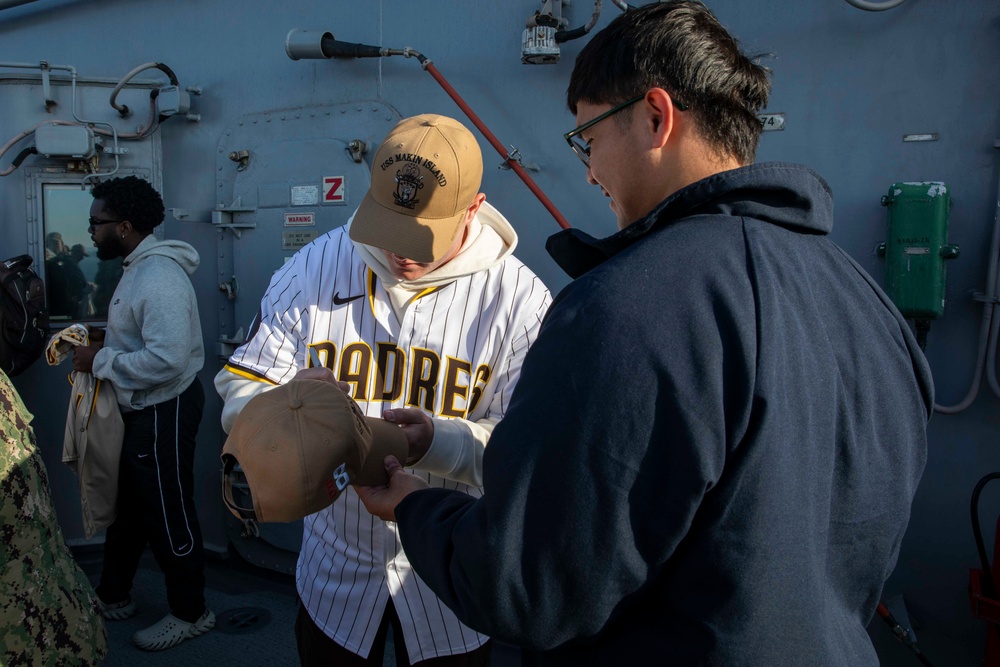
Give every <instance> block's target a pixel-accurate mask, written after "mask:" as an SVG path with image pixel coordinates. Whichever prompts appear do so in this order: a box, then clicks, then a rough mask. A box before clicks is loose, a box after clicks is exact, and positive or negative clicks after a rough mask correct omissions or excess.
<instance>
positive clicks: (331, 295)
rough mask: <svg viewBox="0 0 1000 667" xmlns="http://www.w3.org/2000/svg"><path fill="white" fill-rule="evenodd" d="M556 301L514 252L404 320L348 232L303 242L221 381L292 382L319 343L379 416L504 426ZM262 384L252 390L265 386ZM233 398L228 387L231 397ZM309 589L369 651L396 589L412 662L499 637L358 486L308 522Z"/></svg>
mask: <svg viewBox="0 0 1000 667" xmlns="http://www.w3.org/2000/svg"><path fill="white" fill-rule="evenodd" d="M504 222H505V221H504ZM505 224H506V222H505ZM550 300H551V298H550V295H549V292H548V290H547V289H546V288H545V286H544V284H543V283H542V282H541V281H540V280H539V279H538V277H537V276H535V274H534V273H532V272H531V270H530V269H528V268H527V267H526V266H524V265H523V264H522V263H521V262H520V261H519V260H517V259H516V258H515V257H513V256H512V255H510V254H508V255H507V256H506V257H505V258H504V259H502V260H501V261H500V262H499V263H497V264H495V265H494V266H492V267H490V268H488V269H485V270H482V271H478V272H476V273H471V274H469V275H466V276H463V277H459V278H457V279H456V280H455V281H454V282H451V283H449V284H447V285H444V286H441V287H438V288H432V289H429V290H427V291H426V292H424V293H422V294H421V295H420V296H418V297H417V298H416V299H414V300H413V301H412V302H411V303H410V304H409V305H408V306H407V307H406V308H405V309H404V310H403V311H402V313H401V319H400V318H397V316H396V315H395V314H394V312H393V309H392V307H391V305H390V302H389V298H388V294H387V292H386V290H385V288H384V287H383V285H382V283H381V281H380V280H379V279H378V277H377V276H376V274H375V273H374V272H372V270H371V269H370V268H368V266H367V265H366V264H365V262H364V261H363V259H362V257H361V256H360V255H359V253H358V250H357V249H356V248H355V246H354V244H353V243H352V242H351V240H350V239H349V238H348V236H347V233H346V229H345V228H340V229H336V230H334V231H332V232H330V233H328V234H326V235H324V236H321V237H320V238H318V239H317V240H316V241H314V242H313V243H310V244H309V245H307V246H306V247H304V248H303V249H302V250H300V251H299V252H298V253H296V255H295V256H294V257H293V258H292V259H291V260H289V261H288V263H286V264H285V266H284V267H282V268H281V269H280V270H279V271H278V272H277V273H276V274H275V275H274V277H273V278H272V280H271V283H270V286H269V287H268V290H267V293H266V294H265V295H264V298H263V300H262V302H261V312H260V314H259V315H258V319H257V321H256V322H255V325H254V330H253V331H252V332H251V335H250V337H249V338H248V342H247V343H245V344H244V345H243V346H242V347H240V348H239V349H238V350H237V351H236V352H235V353H234V354H233V356H232V357H231V358H230V360H229V363H228V364H227V366H226V368H225V369H224V370H223V372H222V373H220V376H223V375H224V374H225V375H228V380H232V379H233V377H232V375H229V374H236V375H238V376H242V377H243V378H248V379H252V380H257V381H263V382H265V383H268V384H281V383H285V382H288V381H289V380H291V379H292V377H293V376H294V375H295V373H296V372H298V371H299V370H301V369H303V368H307V367H308V366H309V365H310V363H309V361H308V358H309V347H313V348H315V349H316V350H317V351H318V352H319V356H320V359H321V360H322V362H323V363H324V364H325V365H326V366H327V367H329V368H330V369H331V370H333V372H334V373H335V374H336V375H337V377H338V379H340V380H343V381H346V382H349V383H350V384H351V387H352V396H353V397H354V399H355V400H356V401H357V402H358V404H359V405H360V406H361V408H362V409H363V410H364V411H365V412H366V414H368V415H372V416H381V414H382V411H383V410H385V409H388V408H401V407H416V408H419V409H421V410H423V411H424V412H425V413H427V414H430V415H433V416H434V417H436V418H444V419H463V420H468V421H470V422H477V421H479V422H481V424H482V426H484V427H485V428H486V429H487V430H491V429H492V425H493V423H495V422H496V421H497V420H499V418H501V417H502V416H503V413H504V410H505V409H506V407H507V404H508V402H509V400H510V396H511V394H512V392H513V389H514V385H515V383H516V381H517V378H518V376H519V374H520V370H521V363H522V361H523V359H524V355H525V353H526V352H527V349H528V346H529V345H530V343H531V342H533V341H534V339H535V336H536V335H537V333H538V328H539V327H540V325H541V320H542V317H543V315H544V313H545V310H546V309H547V308H548V305H549V302H550ZM221 379H222V380H223V383H224V382H225V381H227V380H226V378H221ZM216 384H217V386H220V387H221V386H222V385H220V381H219V380H217V381H216ZM244 384H246V382H245V381H244ZM255 384H256V387H253V388H251V391H259V390H262V389H264V387H263V386H262V385H261V384H260V382H257V383H255ZM220 391H223V390H222V389H221V388H220ZM243 391H244V395H246V393H247V392H246V390H243ZM232 395H234V394H224V396H226V398H227V400H228V399H229V397H230V396H232ZM437 423H440V422H437ZM416 467H417V468H419V467H420V464H419V463H418V464H417V466H416ZM410 472H412V473H413V474H417V475H419V476H421V477H422V478H423V479H425V480H426V481H427V482H428V483H429V484H430V485H431V486H437V487H445V488H450V489H458V490H461V491H464V492H466V493H469V494H471V495H475V496H479V495H481V493H482V492H481V490H480V489H479V488H476V487H474V486H471V485H470V484H466V483H462V482H461V481H456V480H452V479H445V478H444V477H439V476H437V475H433V474H431V473H428V472H424V471H420V470H411V471H410ZM296 584H297V588H298V592H299V596H300V597H301V598H302V601H303V604H304V606H305V608H306V609H307V610H308V612H309V614H310V616H311V617H312V619H313V621H315V623H316V625H317V626H319V627H320V628H321V629H322V630H324V632H325V633H326V634H327V635H328V636H330V637H332V638H333V639H334V640H335V641H336V642H337V643H338V644H340V645H342V646H344V647H346V648H347V649H349V650H351V651H353V652H355V653H357V654H359V655H362V656H367V655H368V653H369V651H370V649H371V646H372V642H373V639H374V635H375V632H376V630H377V629H378V625H379V622H380V620H381V618H382V614H383V611H384V608H385V604H386V600H387V596H389V595H391V596H392V599H393V605H394V607H395V609H396V611H397V613H398V614H399V618H400V621H401V622H402V627H403V634H404V639H405V642H406V648H407V652H408V653H409V656H410V660H411V662H417V661H420V660H426V659H429V658H434V657H438V656H444V655H452V654H456V653H465V652H468V651H471V650H474V649H476V648H478V647H479V646H481V645H482V644H483V643H484V642H485V641H486V639H487V637H485V636H484V635H481V634H479V633H477V632H474V631H473V630H471V629H469V628H467V627H465V626H464V625H462V624H461V623H460V622H459V621H458V619H457V618H456V617H455V615H454V614H453V613H452V612H451V610H449V609H448V608H447V607H445V606H444V605H443V604H442V603H441V602H440V601H439V600H438V599H437V597H436V596H435V595H434V593H432V592H431V590H430V589H429V588H428V587H427V586H426V585H425V584H424V583H423V582H422V581H421V580H420V578H419V577H418V576H417V575H416V573H415V572H413V570H412V569H411V568H410V565H409V562H408V561H407V558H406V554H405V553H404V552H403V550H402V547H401V545H400V542H399V537H398V536H397V533H396V527H395V524H392V523H387V522H383V521H382V520H381V519H379V518H377V517H374V516H372V515H370V514H369V513H368V512H367V510H366V509H365V508H364V506H363V505H362V503H361V502H360V500H359V498H358V496H357V494H356V493H354V490H353V488H350V489H349V490H348V492H347V493H345V494H343V495H342V496H341V498H340V499H338V500H337V502H335V503H334V504H333V505H332V506H331V507H329V508H327V509H326V510H323V511H322V512H318V513H317V514H314V515H311V516H309V517H306V519H305V528H304V535H303V541H302V550H301V552H300V554H299V561H298V566H297V568H296Z"/></svg>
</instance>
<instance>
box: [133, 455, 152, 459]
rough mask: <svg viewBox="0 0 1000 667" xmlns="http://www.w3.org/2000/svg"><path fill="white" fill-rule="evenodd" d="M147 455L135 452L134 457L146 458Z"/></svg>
mask: <svg viewBox="0 0 1000 667" xmlns="http://www.w3.org/2000/svg"><path fill="white" fill-rule="evenodd" d="M147 456H149V454H136V457H138V458H140V459H144V458H146V457H147Z"/></svg>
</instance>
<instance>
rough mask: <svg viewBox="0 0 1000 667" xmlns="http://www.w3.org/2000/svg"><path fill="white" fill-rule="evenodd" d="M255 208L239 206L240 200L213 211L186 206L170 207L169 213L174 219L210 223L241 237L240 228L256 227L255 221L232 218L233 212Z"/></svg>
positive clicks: (252, 210)
mask: <svg viewBox="0 0 1000 667" xmlns="http://www.w3.org/2000/svg"><path fill="white" fill-rule="evenodd" d="M256 210H257V209H256V208H252V207H249V208H248V207H245V206H240V200H239V199H237V200H236V201H235V202H233V205H232V206H223V207H220V208H218V209H216V210H214V211H192V210H189V209H186V208H172V209H170V214H171V215H173V216H174V219H175V220H179V221H180V222H197V223H201V224H211V225H213V226H214V227H218V228H220V229H228V230H230V231H232V233H233V234H234V235H235V236H236V238H242V234H241V233H240V230H242V229H256V228H257V223H256V222H254V221H252V220H251V221H248V222H238V221H236V220H235V219H234V217H233V214H234V213H253V212H254V211H256Z"/></svg>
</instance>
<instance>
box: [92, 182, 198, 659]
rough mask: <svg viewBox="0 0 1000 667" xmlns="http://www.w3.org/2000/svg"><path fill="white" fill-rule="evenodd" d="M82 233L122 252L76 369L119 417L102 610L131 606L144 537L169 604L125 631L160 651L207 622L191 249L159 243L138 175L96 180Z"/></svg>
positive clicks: (155, 213)
mask: <svg viewBox="0 0 1000 667" xmlns="http://www.w3.org/2000/svg"><path fill="white" fill-rule="evenodd" d="M91 194H93V196H94V203H93V205H92V206H91V207H90V227H89V231H90V236H91V239H93V241H94V245H95V246H96V247H97V256H98V257H99V258H100V259H101V260H109V259H114V258H116V257H122V258H124V261H123V263H122V266H123V268H124V272H123V274H122V277H121V280H120V282H119V283H118V286H117V288H115V292H114V295H113V296H112V298H111V304H110V305H109V307H108V328H107V332H106V334H105V336H104V341H103V346H102V347H98V346H97V345H95V346H93V347H86V346H79V347H77V348H76V349H75V350H74V357H73V368H74V369H75V370H77V371H82V372H92V373H93V374H94V377H96V378H99V379H102V380H107V381H108V382H110V383H111V385H112V386H113V387H114V389H115V392H116V394H117V397H118V404H119V407H120V408H121V412H122V419H123V421H124V422H125V436H124V440H123V443H122V458H121V466H120V468H119V479H118V515H117V518H116V519H115V521H114V523H113V524H111V526H110V527H109V528H108V532H107V537H106V538H105V542H104V568H103V571H102V573H101V582H100V585H99V586H98V587H97V594H98V596H99V597H100V599H101V603H102V606H103V611H102V613H103V615H104V617H105V618H107V619H109V620H121V619H125V618H128V617H130V616H132V615H133V614H134V613H135V610H136V608H135V604H134V603H133V602H132V599H131V597H130V595H129V593H130V591H131V589H132V580H133V578H134V577H135V573H136V569H137V568H138V566H139V559H140V558H141V556H142V552H143V550H144V549H145V547H146V544H147V543H149V544H150V546H151V547H152V549H153V554H154V555H155V556H156V561H157V563H159V565H160V567H161V568H162V569H163V573H164V576H165V578H166V587H167V601H168V603H169V606H170V613H169V614H167V615H166V616H165V617H164V618H163V619H162V620H160V621H159V622H158V623H156V624H155V625H153V626H151V627H149V628H147V629H145V630H141V631H139V632H137V633H136V634H135V636H134V637H133V640H134V641H135V643H136V644H137V645H138V646H139V648H142V649H146V650H150V651H158V650H162V649H166V648H170V647H171V646H176V645H177V644H179V643H180V642H182V641H184V640H185V639H188V638H191V637H196V636H198V635H200V634H203V633H205V632H207V631H208V630H210V629H211V628H213V627H214V626H215V615H214V614H213V613H212V612H211V611H210V610H209V609H207V608H206V607H205V596H204V590H205V576H204V561H203V554H202V541H201V528H200V527H199V524H198V516H197V512H196V508H195V503H194V474H193V471H194V448H195V436H196V435H197V432H198V424H199V423H200V422H201V414H202V409H203V407H204V404H205V393H204V391H203V389H202V386H201V383H200V382H199V381H198V377H197V373H198V371H199V370H201V367H202V365H203V363H204V360H205V352H204V347H203V342H202V336H201V323H200V321H199V318H198V303H197V301H196V299H195V294H194V288H193V287H192V285H191V280H190V278H189V277H188V275H189V274H191V273H194V270H195V269H196V268H198V263H199V258H198V253H197V251H196V250H195V249H194V248H192V247H191V246H190V245H188V244H187V243H183V242H180V241H160V240H158V239H157V238H156V237H155V236H154V235H153V229H154V228H155V227H156V226H157V225H159V224H160V223H162V222H163V200H162V199H161V198H160V195H159V193H157V192H156V190H154V189H153V187H152V186H151V185H150V184H149V183H148V182H146V181H144V180H142V179H140V178H136V177H134V176H127V177H125V178H116V179H111V180H109V181H106V182H104V183H101V184H99V185H97V186H96V187H94V189H93V191H92V193H91Z"/></svg>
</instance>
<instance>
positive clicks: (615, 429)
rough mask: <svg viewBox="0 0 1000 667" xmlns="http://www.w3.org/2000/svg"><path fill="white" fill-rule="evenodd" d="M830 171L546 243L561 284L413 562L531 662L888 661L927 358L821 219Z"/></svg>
mask: <svg viewBox="0 0 1000 667" xmlns="http://www.w3.org/2000/svg"><path fill="white" fill-rule="evenodd" d="M832 208H833V204H832V199H831V196H830V192H829V188H828V187H827V185H826V184H825V183H824V182H823V181H822V180H821V179H820V178H819V177H818V176H817V175H815V174H814V173H813V172H811V171H809V170H808V169H806V168H804V167H800V166H796V165H790V164H778V163H770V164H758V165H752V166H748V167H744V168H741V169H736V170H733V171H727V172H723V173H720V174H716V175H714V176H712V177H710V178H707V179H705V180H702V181H699V182H698V183H695V184H693V185H690V186H688V187H687V188H685V189H683V190H681V191H679V192H677V193H675V194H674V195H672V196H671V197H669V198H668V199H666V200H665V201H663V202H662V203H661V204H660V205H659V206H658V207H657V208H656V209H655V210H654V211H652V212H651V213H650V215H649V216H648V217H647V218H646V219H644V220H642V221H639V222H637V223H635V224H633V225H631V226H630V227H628V228H626V229H625V230H623V231H621V232H619V233H617V234H615V235H614V236H611V237H609V238H607V239H604V240H595V239H593V238H590V237H588V236H587V235H585V234H582V233H580V232H579V231H576V230H567V231H565V232H560V234H557V235H556V236H554V237H553V238H552V239H550V243H549V249H550V252H552V253H553V255H554V256H556V257H557V258H559V261H560V264H561V265H562V266H563V267H564V268H566V269H567V270H568V271H569V272H570V273H571V275H578V276H579V277H578V278H577V279H576V280H575V281H574V282H572V283H571V284H570V285H568V286H567V287H566V288H565V289H564V290H563V291H562V293H561V294H560V295H559V296H558V298H557V299H556V300H555V301H554V302H553V304H552V307H551V309H550V310H549V312H548V315H547V317H546V319H545V322H544V324H543V327H542V330H541V333H540V335H539V337H538V339H537V341H536V342H535V344H534V346H533V347H532V349H531V350H530V352H529V353H528V356H527V359H526V360H525V363H524V369H523V372H522V375H521V379H520V382H519V383H518V386H517V389H516V391H515V393H514V396H513V398H512V401H511V405H510V407H509V409H508V411H507V413H506V416H505V418H504V419H503V421H502V422H501V423H500V424H499V425H498V426H497V428H496V430H495V431H494V433H493V436H492V438H491V439H490V442H489V446H488V447H487V449H486V455H485V460H484V482H485V496H484V497H483V498H481V499H479V500H475V499H472V498H470V497H469V496H467V495H465V494H460V493H456V492H451V491H445V490H442V489H430V490H425V491H420V492H417V493H413V494H411V495H410V496H408V497H407V498H406V499H405V500H404V501H403V502H401V503H400V504H399V506H398V507H397V510H396V516H397V519H398V522H399V526H400V533H401V539H402V543H403V547H404V548H405V549H406V553H407V555H408V556H409V558H410V560H411V562H412V563H413V565H414V567H415V568H416V571H417V572H418V573H419V575H420V576H421V577H422V578H423V579H424V580H425V581H426V582H427V583H428V584H429V585H430V586H431V588H433V589H434V591H435V592H436V593H437V594H438V595H439V596H440V597H441V599H442V600H443V601H444V602H445V603H446V604H448V605H449V606H450V607H451V608H452V609H453V610H454V611H455V612H456V613H457V614H458V617H459V618H460V619H461V620H462V621H463V622H465V623H467V624H468V625H469V626H471V627H473V628H475V629H477V630H480V631H482V632H484V633H487V634H489V635H492V636H493V637H496V638H498V639H500V640H503V641H505V642H509V643H512V644H516V645H518V646H521V647H523V648H524V649H525V651H524V654H523V655H524V658H525V663H526V664H546V665H574V666H576V665H590V664H593V665H633V664H642V665H660V664H663V665H666V664H671V665H674V664H677V665H741V666H743V665H762V666H765V665H766V666H768V667H773V666H775V665H796V666H801V665H823V666H835V665H843V666H845V667H848V666H849V667H858V666H859V665H875V664H877V663H878V659H877V657H876V655H875V652H874V649H873V648H872V646H871V642H870V640H869V638H868V635H867V634H866V632H865V626H866V625H867V623H868V621H869V620H870V619H871V617H872V614H873V612H874V609H875V605H876V604H877V602H878V599H879V596H880V593H881V590H882V586H883V583H884V582H885V580H886V578H887V577H888V576H889V574H890V572H891V571H892V568H893V566H894V565H895V561H896V556H897V554H898V551H899V545H900V541H901V539H902V537H903V532H904V530H905V529H906V525H907V522H908V520H909V514H910V504H911V501H912V499H913V495H914V493H915V491H916V487H917V483H918V481H919V479H920V475H921V473H922V471H923V467H924V462H925V460H926V437H925V431H926V422H927V419H928V418H929V416H930V411H931V408H932V405H933V388H932V382H931V377H930V372H929V370H928V367H927V363H926V361H925V359H924V357H923V355H922V353H921V352H920V350H919V349H918V347H917V345H916V342H915V339H914V337H913V335H912V334H911V332H910V329H909V327H908V326H907V324H906V322H905V321H904V320H903V318H902V317H901V315H900V314H899V312H898V311H897V310H896V309H895V307H893V305H892V304H891V302H890V301H889V299H888V298H887V297H886V296H885V294H884V293H883V292H882V290H881V289H879V287H878V286H877V285H876V284H875V282H874V281H873V280H872V278H871V277H869V276H868V275H867V274H866V273H865V271H864V270H863V269H862V268H861V267H860V266H859V265H858V264H856V263H855V262H854V261H853V260H852V259H851V258H850V257H848V256H847V255H846V254H845V253H844V251H843V250H841V249H840V248H839V247H837V245H835V244H834V243H833V242H832V241H830V239H829V238H828V237H827V234H828V232H829V231H830V228H831V225H832Z"/></svg>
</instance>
